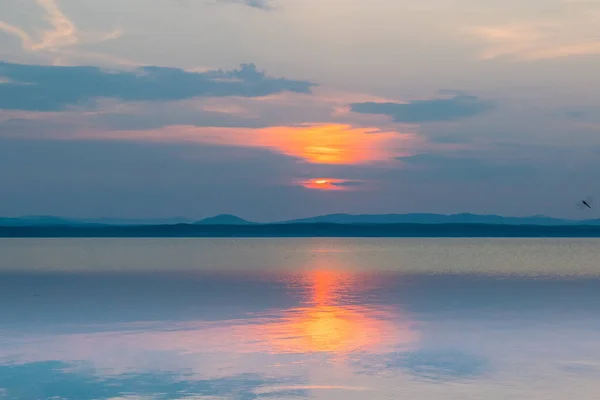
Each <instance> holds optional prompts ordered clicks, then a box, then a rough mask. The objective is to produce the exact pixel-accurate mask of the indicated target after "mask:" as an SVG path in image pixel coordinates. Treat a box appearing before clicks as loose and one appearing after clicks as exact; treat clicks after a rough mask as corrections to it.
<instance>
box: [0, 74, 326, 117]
mask: <svg viewBox="0 0 600 400" xmlns="http://www.w3.org/2000/svg"><path fill="white" fill-rule="evenodd" d="M0 76H3V77H4V79H5V80H8V82H5V83H3V84H2V86H0V109H9V110H11V109H12V110H29V111H58V110H63V109H65V108H66V107H68V106H75V105H81V104H85V103H86V102H89V101H90V100H92V99H95V98H117V99H121V100H125V101H170V100H183V99H189V98H193V97H199V96H211V97H221V96H242V97H259V96H265V95H269V94H273V93H279V92H282V91H292V92H297V93H306V94H308V93H310V92H311V87H312V86H314V84H313V83H310V82H306V81H294V80H288V79H282V78H280V79H276V78H271V77H268V76H266V75H265V73H264V72H261V71H258V70H257V69H256V66H254V64H242V65H241V66H240V68H238V69H234V70H228V71H224V70H217V71H208V72H187V71H184V70H182V69H178V68H167V67H155V66H146V67H141V68H138V69H136V70H135V71H118V72H115V71H106V70H103V69H101V68H98V67H91V66H90V67H88V66H79V67H63V66H47V65H24V64H12V63H6V62H0Z"/></svg>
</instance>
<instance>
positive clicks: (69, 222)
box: [0, 215, 191, 226]
mask: <svg viewBox="0 0 600 400" xmlns="http://www.w3.org/2000/svg"><path fill="white" fill-rule="evenodd" d="M189 222H191V221H190V220H188V219H185V218H178V217H175V218H156V219H148V218H146V219H142V218H140V219H132V218H90V219H69V218H61V217H52V216H45V215H40V216H37V215H33V216H26V217H15V218H0V226H49V225H51V226H83V225H168V224H181V223H189Z"/></svg>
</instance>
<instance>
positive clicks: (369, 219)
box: [285, 213, 600, 225]
mask: <svg viewBox="0 0 600 400" xmlns="http://www.w3.org/2000/svg"><path fill="white" fill-rule="evenodd" d="M285 223H296V224H297V223H311V224H314V223H334V224H493V225H507V224H508V225H572V224H591V225H597V224H599V223H600V221H599V220H588V221H575V220H567V219H558V218H551V217H545V216H537V215H536V216H531V217H502V216H499V215H477V214H468V213H463V214H451V215H444V214H364V215H352V214H329V215H322V216H318V217H312V218H304V219H296V220H291V221H286V222H285Z"/></svg>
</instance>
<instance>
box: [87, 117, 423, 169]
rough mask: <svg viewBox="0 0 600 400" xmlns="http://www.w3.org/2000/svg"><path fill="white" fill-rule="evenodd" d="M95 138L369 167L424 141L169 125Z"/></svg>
mask: <svg viewBox="0 0 600 400" xmlns="http://www.w3.org/2000/svg"><path fill="white" fill-rule="evenodd" d="M90 135H91V136H93V137H94V138H96V139H100V138H103V139H122V140H148V141H165V142H181V141H185V142H199V143H208V144H216V145H228V146H242V147H262V148H267V149H271V150H274V151H277V152H279V153H282V154H285V155H288V156H291V157H297V158H300V159H303V160H304V161H307V162H309V163H314V164H368V163H375V162H385V161H390V160H394V159H395V158H396V157H399V156H407V155H411V154H413V153H414V148H415V147H416V146H418V145H420V144H422V142H423V140H422V139H421V138H419V137H418V136H417V135H416V134H414V133H401V132H396V131H393V130H386V131H384V130H380V129H378V128H363V127H353V126H351V125H344V124H303V125H296V126H273V127H268V128H260V129H252V128H214V127H195V126H169V127H165V128H161V129H157V130H150V131H112V132H89V133H88V134H87V136H88V137H89V136H90Z"/></svg>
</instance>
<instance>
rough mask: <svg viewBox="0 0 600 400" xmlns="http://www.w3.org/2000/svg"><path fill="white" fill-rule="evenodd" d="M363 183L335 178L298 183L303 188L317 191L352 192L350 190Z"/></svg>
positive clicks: (307, 180)
mask: <svg viewBox="0 0 600 400" xmlns="http://www.w3.org/2000/svg"><path fill="white" fill-rule="evenodd" d="M361 183H362V182H361V181H353V180H349V179H335V178H317V179H306V180H302V181H298V182H297V184H298V185H300V186H302V187H303V188H306V189H316V190H350V188H355V187H357V186H359V184H361Z"/></svg>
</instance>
